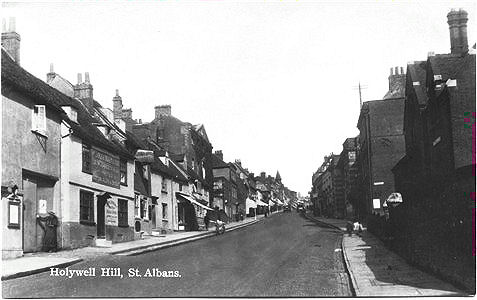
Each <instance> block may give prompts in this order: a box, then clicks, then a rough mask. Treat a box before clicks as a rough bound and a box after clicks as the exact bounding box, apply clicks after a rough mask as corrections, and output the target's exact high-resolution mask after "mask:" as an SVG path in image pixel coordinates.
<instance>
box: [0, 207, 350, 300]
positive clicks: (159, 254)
mask: <svg viewBox="0 0 477 300" xmlns="http://www.w3.org/2000/svg"><path fill="white" fill-rule="evenodd" d="M341 238H342V236H341V234H340V233H339V232H338V231H336V230H334V229H330V228H324V227H320V226H318V225H316V224H315V223H313V222H311V221H308V220H307V219H305V218H304V217H302V216H301V215H299V214H298V213H296V212H290V213H280V214H277V215H273V216H271V217H269V218H267V219H265V220H263V221H262V222H259V223H257V224H255V225H251V226H248V227H245V228H242V229H239V230H235V231H232V232H227V233H226V234H224V235H221V236H214V237H212V238H207V239H202V240H199V241H196V242H192V243H187V244H183V245H179V246H175V247H171V248H167V249H162V250H159V251H154V252H149V253H144V254H140V255H137V256H119V255H105V256H100V257H97V258H94V259H89V260H87V261H83V262H81V263H79V264H76V265H73V266H70V267H69V270H70V271H71V270H80V271H81V270H85V271H88V270H91V268H94V270H95V273H94V275H95V276H77V275H78V274H75V275H74V276H73V277H72V278H68V277H66V276H51V274H50V272H44V273H40V274H35V275H31V276H28V277H23V278H17V279H12V280H8V281H5V282H3V284H2V289H3V297H9V298H12V297H13V298H28V297H35V298H43V297H48V298H53V297H192V296H196V297H198V296H201V297H202V296H206V297H207V296H208V297H214V296H218V297H226V296H240V297H263V296H265V297H266V296H282V297H286V296H306V297H316V296H351V292H350V288H349V279H348V276H347V274H346V272H345V269H344V266H343V261H342V254H341V251H340V244H341ZM101 268H120V272H118V274H121V275H122V278H121V277H116V276H109V277H108V276H101ZM110 270H111V272H110V273H111V274H114V272H113V271H112V270H113V269H110ZM115 270H118V269H115ZM163 271H166V272H165V273H164V272H163ZM169 271H170V272H169ZM63 272H65V271H63ZM90 273H91V272H90ZM58 274H60V272H58ZM83 275H91V274H88V273H83ZM130 275H134V276H131V277H130ZM164 275H167V276H171V277H164Z"/></svg>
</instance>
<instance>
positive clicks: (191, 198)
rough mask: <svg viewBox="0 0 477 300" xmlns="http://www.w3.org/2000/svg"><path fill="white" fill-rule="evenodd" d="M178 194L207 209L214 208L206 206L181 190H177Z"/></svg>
mask: <svg viewBox="0 0 477 300" xmlns="http://www.w3.org/2000/svg"><path fill="white" fill-rule="evenodd" d="M176 196H179V197H181V198H183V199H185V200H187V201H189V202H190V203H192V204H194V205H197V206H200V207H202V208H203V209H207V210H213V209H212V208H210V207H208V206H205V205H204V204H202V203H200V202H197V201H196V200H195V199H194V198H193V197H192V196H191V195H188V194H185V193H181V192H176Z"/></svg>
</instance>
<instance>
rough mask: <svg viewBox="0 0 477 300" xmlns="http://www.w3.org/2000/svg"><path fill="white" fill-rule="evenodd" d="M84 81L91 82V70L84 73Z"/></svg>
mask: <svg viewBox="0 0 477 300" xmlns="http://www.w3.org/2000/svg"><path fill="white" fill-rule="evenodd" d="M84 82H85V83H88V84H89V72H85V73H84Z"/></svg>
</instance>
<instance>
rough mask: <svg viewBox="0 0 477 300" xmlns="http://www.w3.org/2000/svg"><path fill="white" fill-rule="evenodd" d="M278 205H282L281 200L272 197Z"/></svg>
mask: <svg viewBox="0 0 477 300" xmlns="http://www.w3.org/2000/svg"><path fill="white" fill-rule="evenodd" d="M273 201H275V202H276V203H277V204H278V205H283V202H282V201H280V199H273Z"/></svg>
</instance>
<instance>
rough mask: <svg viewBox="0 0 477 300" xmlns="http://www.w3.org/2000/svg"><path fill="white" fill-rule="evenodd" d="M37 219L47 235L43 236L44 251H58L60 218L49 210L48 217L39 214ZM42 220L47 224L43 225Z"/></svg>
mask: <svg viewBox="0 0 477 300" xmlns="http://www.w3.org/2000/svg"><path fill="white" fill-rule="evenodd" d="M37 221H38V224H39V225H40V227H41V229H43V231H44V232H45V235H44V236H43V247H42V249H41V250H42V251H44V252H56V251H57V250H58V242H57V240H56V228H57V227H58V218H57V217H56V215H55V213H54V212H52V211H49V212H48V215H47V216H46V217H41V216H40V215H37ZM42 222H45V224H44V225H43V223H42Z"/></svg>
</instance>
